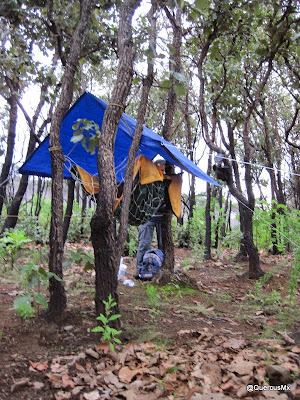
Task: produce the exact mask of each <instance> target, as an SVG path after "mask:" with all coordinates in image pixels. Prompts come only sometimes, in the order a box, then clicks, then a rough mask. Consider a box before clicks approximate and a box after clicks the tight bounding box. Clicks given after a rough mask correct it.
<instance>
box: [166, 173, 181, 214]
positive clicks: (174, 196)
mask: <svg viewBox="0 0 300 400" xmlns="http://www.w3.org/2000/svg"><path fill="white" fill-rule="evenodd" d="M168 178H169V179H171V183H170V185H169V188H168V193H169V198H170V202H171V206H172V210H173V213H174V214H175V215H176V217H177V218H180V217H181V181H182V179H181V175H172V176H169V177H168Z"/></svg>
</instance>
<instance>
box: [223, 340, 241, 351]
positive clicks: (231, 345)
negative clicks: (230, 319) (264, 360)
mask: <svg viewBox="0 0 300 400" xmlns="http://www.w3.org/2000/svg"><path fill="white" fill-rule="evenodd" d="M245 346H246V341H245V340H244V339H230V340H228V341H226V342H224V343H223V347H224V348H225V349H233V350H239V349H241V348H242V347H245Z"/></svg>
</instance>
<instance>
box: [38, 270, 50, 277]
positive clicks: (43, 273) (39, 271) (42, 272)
mask: <svg viewBox="0 0 300 400" xmlns="http://www.w3.org/2000/svg"><path fill="white" fill-rule="evenodd" d="M38 273H39V274H40V275H42V276H44V277H45V278H48V274H47V272H46V271H45V269H44V268H43V267H39V269H38Z"/></svg>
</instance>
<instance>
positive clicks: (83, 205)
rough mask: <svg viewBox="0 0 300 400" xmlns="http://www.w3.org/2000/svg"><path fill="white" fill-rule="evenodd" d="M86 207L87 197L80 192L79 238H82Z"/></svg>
mask: <svg viewBox="0 0 300 400" xmlns="http://www.w3.org/2000/svg"><path fill="white" fill-rule="evenodd" d="M86 206H87V195H86V193H85V192H84V191H82V203H81V226H80V236H81V237H82V236H83V232H84V223H85V218H86Z"/></svg>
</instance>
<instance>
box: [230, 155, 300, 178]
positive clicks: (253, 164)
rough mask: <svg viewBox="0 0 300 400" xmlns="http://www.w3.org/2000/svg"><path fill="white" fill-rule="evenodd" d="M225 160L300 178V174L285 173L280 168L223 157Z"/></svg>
mask: <svg viewBox="0 0 300 400" xmlns="http://www.w3.org/2000/svg"><path fill="white" fill-rule="evenodd" d="M223 160H228V161H234V162H236V163H238V164H247V165H251V166H253V167H256V168H266V169H269V170H273V171H280V172H283V173H284V174H286V173H288V174H290V175H295V176H300V174H297V173H295V172H289V171H284V170H282V169H278V168H272V167H267V166H266V165H261V164H255V163H251V162H249V161H238V160H235V159H234V158H229V157H223Z"/></svg>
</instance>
